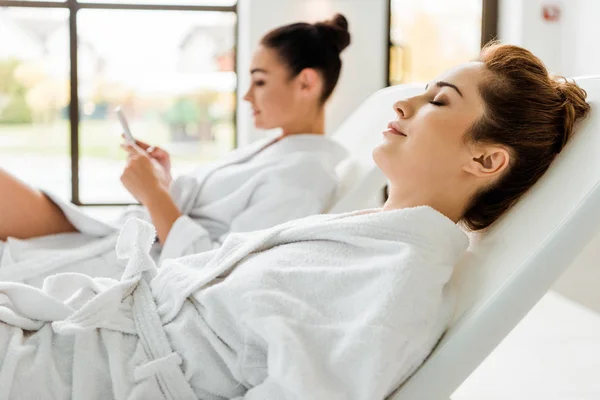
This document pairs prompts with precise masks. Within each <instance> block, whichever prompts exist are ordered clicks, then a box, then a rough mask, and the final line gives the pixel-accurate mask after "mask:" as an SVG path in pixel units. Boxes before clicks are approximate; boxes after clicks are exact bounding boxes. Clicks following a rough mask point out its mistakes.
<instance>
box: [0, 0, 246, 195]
mask: <svg viewBox="0 0 600 400" xmlns="http://www.w3.org/2000/svg"><path fill="white" fill-rule="evenodd" d="M101 2H102V1H101V0H99V1H97V3H101ZM23 3H24V5H25V4H26V3H28V2H26V1H24V2H23ZM111 3H123V2H111ZM128 3H130V4H129V7H128V8H127V9H119V8H111V7H110V5H107V7H106V8H102V7H100V8H95V7H94V8H85V7H84V6H82V7H81V8H80V9H78V11H77V12H76V24H77V34H78V35H77V60H76V62H77V70H78V75H77V78H78V79H77V82H78V87H77V89H78V90H77V92H78V98H79V99H78V106H79V124H78V141H79V147H78V150H79V162H78V164H77V169H78V171H77V172H78V176H79V180H78V183H79V184H78V193H77V197H78V199H79V201H80V202H81V203H83V204H91V203H94V204H98V203H128V202H133V198H132V197H131V196H130V195H129V194H128V193H127V192H126V191H125V189H124V188H122V185H121V184H120V182H119V176H120V174H121V172H122V169H123V166H124V163H125V152H124V151H123V150H122V149H120V148H119V145H120V143H121V141H122V140H121V138H120V132H121V128H120V126H119V124H118V122H117V119H116V116H115V114H114V108H115V107H117V106H121V107H122V109H123V110H124V113H125V114H126V116H127V117H128V119H129V122H130V127H131V130H132V132H133V134H134V135H135V136H136V137H138V138H139V139H141V140H144V141H147V142H149V143H151V144H155V145H159V146H161V147H164V148H166V149H167V150H169V151H170V152H171V155H172V158H173V164H174V169H175V170H174V173H178V172H183V171H186V170H189V169H191V168H193V167H197V166H199V165H201V164H202V163H205V162H209V161H212V160H215V159H216V158H218V157H220V156H221V155H222V154H224V153H226V152H228V151H230V150H231V149H232V148H233V147H234V146H235V130H234V115H235V90H236V84H237V82H236V75H235V30H236V28H235V25H236V12H235V1H232V0H214V1H210V2H209V1H207V0H203V1H191V0H185V1H180V2H179V4H184V5H193V6H211V5H213V6H214V5H217V6H230V7H229V8H230V10H229V9H227V7H221V9H219V10H214V9H207V10H204V9H202V8H201V7H197V9H195V8H194V9H186V8H185V7H184V8H183V9H168V10H161V9H143V10H142V9H140V10H137V9H134V8H135V7H133V6H131V5H132V4H133V5H135V4H140V3H142V1H132V2H128ZM143 3H146V4H158V2H157V1H155V0H152V1H144V2H143ZM12 4H13V6H12V7H3V8H0V37H2V38H5V39H3V40H2V41H0V157H1V158H2V164H1V167H2V168H5V169H7V170H9V171H10V172H11V173H14V174H15V175H17V176H18V177H20V178H22V179H23V180H25V181H26V182H28V183H30V184H32V185H34V186H37V187H41V188H44V189H46V190H51V191H52V192H55V193H57V194H59V195H61V196H64V197H66V198H71V194H72V186H71V185H72V180H71V156H72V149H71V147H70V143H71V136H70V135H71V125H70V123H71V122H70V112H69V108H70V106H69V105H70V102H71V98H70V97H71V86H70V85H71V59H70V57H71V51H70V41H69V40H70V39H69V38H70V32H71V30H70V24H69V18H70V15H71V14H70V13H71V12H73V11H72V10H70V9H69V8H67V5H65V7H64V8H61V7H53V8H43V5H40V4H37V3H36V7H26V6H23V7H15V6H14V2H13V3H12ZM65 4H66V3H65ZM172 4H173V3H169V4H167V5H172ZM1 5H2V1H0V6H1ZM156 7H157V8H160V5H157V6H156Z"/></svg>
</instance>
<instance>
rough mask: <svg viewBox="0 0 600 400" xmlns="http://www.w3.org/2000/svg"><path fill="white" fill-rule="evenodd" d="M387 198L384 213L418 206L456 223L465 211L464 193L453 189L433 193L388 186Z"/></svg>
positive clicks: (466, 197)
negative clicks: (435, 211)
mask: <svg viewBox="0 0 600 400" xmlns="http://www.w3.org/2000/svg"><path fill="white" fill-rule="evenodd" d="M388 193H389V196H388V199H387V201H386V202H385V204H384V206H383V210H384V211H389V210H398V209H402V208H411V207H418V206H429V207H431V208H433V209H434V210H437V211H438V212H440V213H442V214H443V215H445V216H446V217H448V218H449V219H451V220H452V221H454V223H458V221H460V219H461V218H462V216H463V214H464V210H465V204H466V199H468V198H470V197H469V196H464V192H463V191H460V190H457V189H456V188H455V189H452V190H441V191H435V192H426V191H421V192H418V191H415V190H402V189H401V188H399V187H398V186H394V185H390V187H389V191H388Z"/></svg>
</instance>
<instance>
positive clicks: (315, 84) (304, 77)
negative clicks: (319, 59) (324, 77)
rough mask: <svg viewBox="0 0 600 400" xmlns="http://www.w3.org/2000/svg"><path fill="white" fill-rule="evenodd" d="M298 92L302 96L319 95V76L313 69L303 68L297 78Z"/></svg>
mask: <svg viewBox="0 0 600 400" xmlns="http://www.w3.org/2000/svg"><path fill="white" fill-rule="evenodd" d="M297 79H298V83H299V84H300V90H301V91H302V92H303V93H304V94H309V95H312V94H315V93H320V90H321V75H320V74H319V73H318V72H317V71H316V70H315V69H313V68H304V69H303V70H302V71H300V73H299V74H298V76H297Z"/></svg>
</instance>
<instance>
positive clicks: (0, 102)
mask: <svg viewBox="0 0 600 400" xmlns="http://www.w3.org/2000/svg"><path fill="white" fill-rule="evenodd" d="M19 65H20V61H19V60H16V59H9V60H0V124H28V123H31V122H32V113H31V109H30V108H29V106H28V104H27V100H26V96H27V87H25V85H23V84H22V83H21V82H19V81H18V80H17V79H16V78H15V71H16V70H17V68H18V67H19Z"/></svg>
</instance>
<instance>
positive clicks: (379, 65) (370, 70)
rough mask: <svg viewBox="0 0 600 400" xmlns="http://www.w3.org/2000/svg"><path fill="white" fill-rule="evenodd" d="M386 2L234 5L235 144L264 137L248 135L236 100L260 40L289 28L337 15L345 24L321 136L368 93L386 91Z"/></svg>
mask: <svg viewBox="0 0 600 400" xmlns="http://www.w3.org/2000/svg"><path fill="white" fill-rule="evenodd" d="M387 3H388V1H387V0H239V3H238V18H239V35H238V46H239V48H238V85H239V86H238V87H239V90H238V102H239V103H238V104H239V107H238V117H237V128H238V138H239V144H240V145H244V144H247V143H250V142H252V141H254V140H256V139H258V138H260V137H262V136H263V135H264V134H265V132H264V131H262V132H261V131H258V130H256V129H254V126H253V122H252V116H251V113H250V107H249V105H248V104H247V103H246V102H244V101H243V99H242V97H243V95H244V93H245V92H246V90H247V89H248V86H249V84H250V76H249V73H248V71H249V69H250V60H251V56H252V52H253V51H254V49H255V48H256V46H257V44H258V42H259V41H260V39H261V37H262V36H263V35H264V34H265V33H266V32H268V31H269V30H271V29H273V28H275V27H278V26H280V25H285V24H289V23H292V22H298V21H306V22H316V21H319V20H323V19H329V18H330V17H331V16H332V15H333V14H335V13H337V12H339V13H342V14H344V16H345V17H346V18H347V19H348V25H349V29H350V35H351V37H352V43H351V44H350V46H349V47H348V48H347V49H346V50H344V52H343V53H342V63H343V66H342V73H341V76H340V80H339V82H338V85H337V88H336V90H335V92H334V94H333V96H332V98H331V99H330V101H329V104H328V106H327V120H326V131H327V132H328V133H331V132H333V131H334V130H335V129H336V128H337V127H338V126H339V125H340V123H341V122H342V121H343V120H344V119H345V118H346V117H347V116H348V115H349V114H350V113H351V112H352V111H353V110H354V109H355V108H356V107H357V106H358V105H359V104H360V103H361V102H362V101H363V100H364V99H365V98H366V97H368V96H369V95H370V94H371V93H373V92H375V91H376V90H378V89H380V88H382V87H385V86H386V85H387V76H386V71H387V68H386V65H385V64H386V60H387V45H388V38H387V29H388V28H387V25H388V20H387V18H388V17H387Z"/></svg>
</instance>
